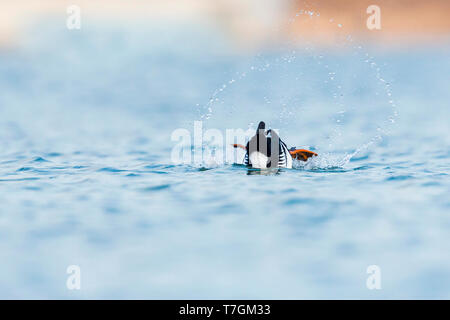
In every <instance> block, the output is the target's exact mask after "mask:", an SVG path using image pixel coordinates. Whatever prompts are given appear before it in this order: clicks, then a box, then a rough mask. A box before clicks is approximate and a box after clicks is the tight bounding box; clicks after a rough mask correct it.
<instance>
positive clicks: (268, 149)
mask: <svg viewBox="0 0 450 320" xmlns="http://www.w3.org/2000/svg"><path fill="white" fill-rule="evenodd" d="M233 146H234V147H235V148H242V149H244V150H245V156H244V159H243V164H244V165H246V166H248V167H251V168H255V169H273V168H288V169H291V168H292V164H293V160H294V159H296V160H300V161H307V160H308V159H309V158H311V157H315V156H317V153H315V152H313V151H310V150H306V149H296V148H295V147H292V148H291V149H288V147H287V145H286V143H284V141H283V140H281V138H280V137H279V136H278V134H277V133H276V132H275V131H274V130H272V129H269V130H267V131H266V124H265V122H264V121H260V122H259V124H258V128H257V129H256V133H255V135H254V136H253V137H252V138H251V139H250V140H249V141H248V142H247V145H246V146H243V145H240V144H234V145H233Z"/></svg>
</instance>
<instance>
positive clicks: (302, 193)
mask: <svg viewBox="0 0 450 320" xmlns="http://www.w3.org/2000/svg"><path fill="white" fill-rule="evenodd" d="M55 23H56V22H55ZM39 26H40V27H39V28H34V29H31V30H29V31H28V33H27V35H26V36H25V37H24V38H23V39H22V40H21V42H20V43H19V45H18V46H17V47H14V48H10V49H8V50H3V51H1V52H0V92H1V93H0V297H1V298H75V299H79V298H204V299H219V298H255V299H260V298H264V299H302V298H331V299H340V298H375V299H378V298H447V299H448V298H450V289H449V288H450V255H449V252H450V234H449V230H450V215H449V214H450V201H449V199H450V198H449V194H450V192H449V191H450V180H449V174H450V166H449V158H450V135H449V124H448V121H449V119H450V117H449V101H450V92H449V90H448V86H449V79H448V75H449V74H450V73H449V71H450V70H449V69H450V58H449V57H450V56H449V55H448V52H449V51H448V48H449V45H448V43H449V42H448V41H447V40H448V39H447V40H446V41H443V42H442V43H440V44H438V45H436V46H433V47H418V46H417V47H413V48H406V49H405V48H403V49H402V48H397V49H395V50H384V51H383V50H378V49H376V48H371V47H370V45H368V44H367V45H366V44H364V43H363V44H362V46H363V48H358V46H359V44H353V43H347V44H345V45H343V46H344V47H345V48H344V50H338V51H334V50H333V49H332V48H322V49H320V48H314V49H311V48H308V47H307V46H306V45H303V46H300V47H298V48H295V50H294V49H293V48H289V49H286V47H283V48H275V49H274V48H267V49H264V48H262V49H260V50H258V53H259V55H256V56H255V54H254V53H248V52H246V51H244V53H242V52H237V50H236V51H235V50H233V49H230V47H232V45H231V44H230V43H229V42H230V40H229V39H227V38H226V37H225V36H224V35H223V34H222V33H220V32H219V31H217V30H214V28H205V27H198V28H196V27H192V26H190V27H180V26H178V27H160V26H159V27H156V26H153V25H148V26H146V27H145V28H143V27H142V26H139V28H137V27H136V28H131V27H124V26H122V27H120V28H119V27H114V26H98V25H94V24H92V25H91V26H90V27H89V28H88V27H83V29H82V30H80V31H77V32H70V31H68V30H65V29H62V28H63V26H55V25H54V24H53V22H48V23H43V24H41V25H39ZM163 35H164V36H163ZM366 53H367V54H368V56H367V57H366ZM287 56H291V57H292V59H287V60H286V57H287ZM367 59H370V61H365V60H367ZM288 60H289V61H288ZM373 61H376V66H375V67H373V66H371V63H372V62H373ZM266 64H269V66H267V69H264V66H266ZM378 67H379V68H380V69H381V71H380V72H381V75H377V70H376V69H377V68H378ZM263 69H264V70H263ZM243 73H245V75H244V76H243ZM331 78H333V79H331ZM380 79H381V80H380ZM233 80H236V81H233ZM230 81H231V83H230ZM385 82H387V83H388V86H387V87H386V84H385ZM223 84H228V86H227V87H226V88H225V89H224V90H223V91H218V90H220V89H221V88H222V86H223ZM388 93H389V94H388ZM210 99H213V100H212V101H210ZM216 99H217V100H216ZM391 100H392V101H391ZM209 108H211V110H208V109H209ZM205 115H207V116H205ZM201 119H202V120H204V127H205V129H206V128H218V129H219V130H225V129H227V128H244V129H247V127H248V126H250V127H251V126H252V125H253V126H254V123H257V122H258V121H259V120H265V121H266V122H267V123H268V124H269V125H271V126H272V127H276V128H279V129H280V134H281V135H282V137H283V139H284V140H285V141H286V142H287V143H288V144H289V146H294V145H295V146H299V147H308V148H312V149H314V150H315V151H316V152H318V153H319V158H317V159H315V160H313V161H310V162H308V163H307V165H306V166H304V165H300V164H296V167H295V168H294V169H283V170H281V171H280V172H277V173H270V174H258V173H259V172H256V174H253V173H255V172H252V171H249V170H248V169H247V168H245V167H243V166H240V165H233V164H230V163H226V164H222V165H211V164H210V163H200V164H198V163H192V164H175V163H173V162H172V159H171V152H172V149H173V147H174V145H175V142H173V141H171V134H172V132H173V131H174V130H176V129H178V128H185V129H187V130H189V131H191V132H192V130H193V122H194V121H196V120H201ZM69 265H78V266H80V268H81V276H82V278H81V290H73V291H72V290H68V289H67V287H66V280H67V277H68V274H66V269H67V267H68V266H69ZM370 265H377V266H379V267H380V270H381V279H382V282H381V283H382V287H381V290H368V288H367V287H366V279H367V277H368V276H369V275H368V274H367V273H366V270H367V267H368V266H370Z"/></svg>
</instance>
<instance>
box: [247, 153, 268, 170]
mask: <svg viewBox="0 0 450 320" xmlns="http://www.w3.org/2000/svg"><path fill="white" fill-rule="evenodd" d="M249 158H250V163H251V164H252V167H253V168H258V169H265V168H267V161H268V160H269V158H268V157H267V156H265V155H264V154H262V153H261V152H258V151H255V152H252V154H250V156H249Z"/></svg>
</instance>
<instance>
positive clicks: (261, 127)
mask: <svg viewBox="0 0 450 320" xmlns="http://www.w3.org/2000/svg"><path fill="white" fill-rule="evenodd" d="M264 129H266V124H265V123H264V121H260V122H259V124H258V129H256V133H259V132H260V131H259V130H264Z"/></svg>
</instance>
